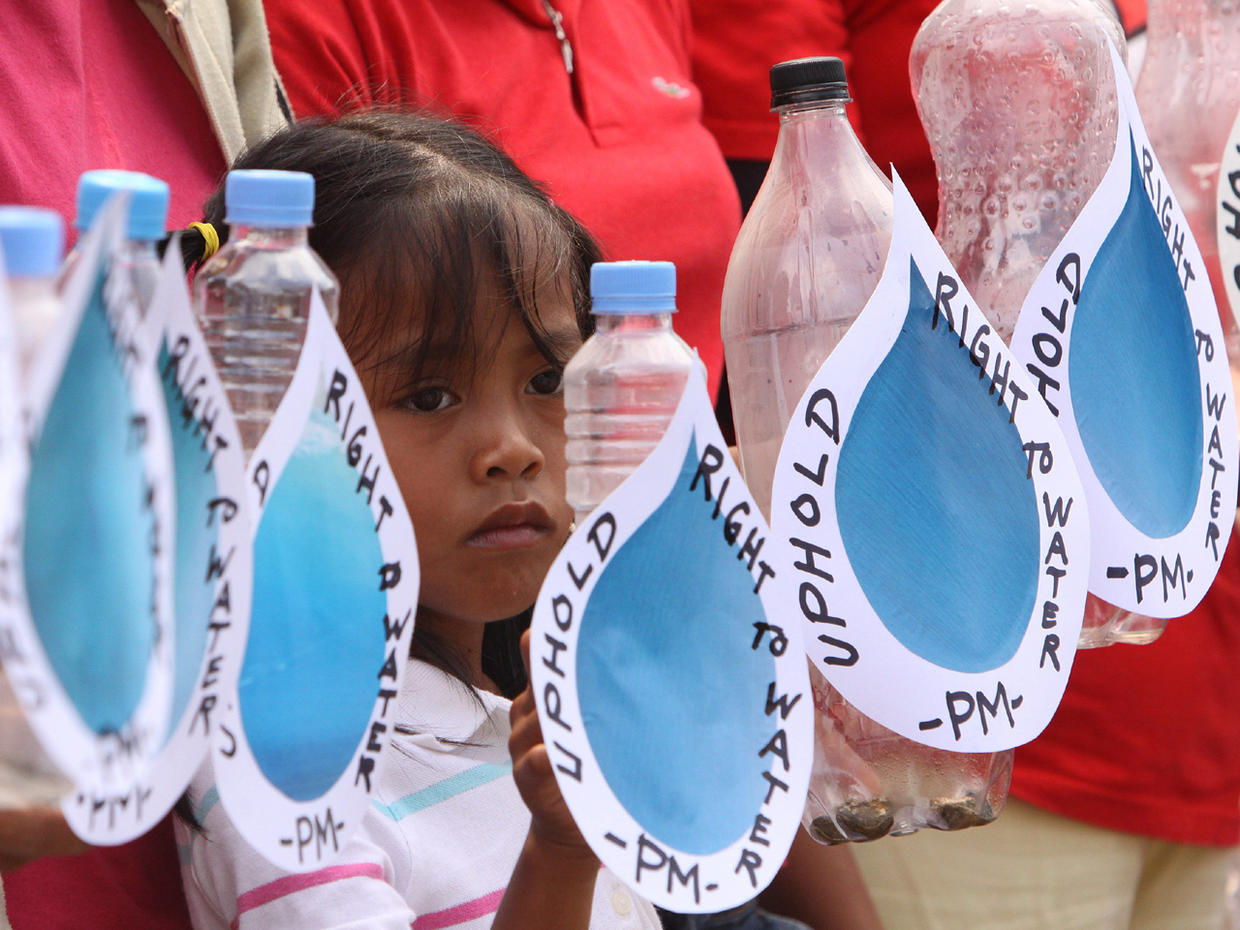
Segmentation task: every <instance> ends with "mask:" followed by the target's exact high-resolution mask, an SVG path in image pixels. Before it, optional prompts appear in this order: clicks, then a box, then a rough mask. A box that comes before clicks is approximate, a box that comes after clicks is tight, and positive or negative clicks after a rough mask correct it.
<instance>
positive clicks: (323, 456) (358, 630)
mask: <svg viewBox="0 0 1240 930" xmlns="http://www.w3.org/2000/svg"><path fill="white" fill-rule="evenodd" d="M248 468H249V480H248V485H249V488H250V491H251V499H250V507H251V511H252V512H254V513H257V514H259V516H258V518H257V519H258V525H257V528H256V529H255V536H254V589H253V600H252V605H251V611H250V628H249V639H248V642H247V644H246V649H245V658H244V661H243V663H242V667H241V672H240V675H239V678H238V683H237V699H236V701H235V707H231V708H229V709H228V710H227V711H226V712H225V714H224V716H223V727H222V728H227V729H228V730H229V731H230V732H231V733H236V734H237V746H236V751H235V752H230V749H229V747H226V746H225V745H224V744H223V743H222V742H221V743H220V744H219V746H218V750H217V752H216V753H215V755H214V760H215V761H214V769H215V774H216V778H217V781H218V786H219V792H220V797H221V800H222V801H223V803H224V806H225V808H226V810H227V811H228V814H229V817H230V818H231V819H232V821H233V823H234V824H235V825H236V827H237V829H238V830H239V831H240V832H241V834H242V835H243V836H244V837H245V838H246V840H247V841H248V842H249V843H250V845H252V846H253V847H254V848H255V849H257V850H258V851H259V852H260V853H262V854H263V855H264V856H266V857H267V858H268V859H269V860H270V861H271V862H272V863H274V864H275V865H277V866H279V867H281V868H284V869H290V870H293V871H305V870H307V869H314V868H318V867H320V866H322V865H324V864H326V863H327V862H330V861H331V859H332V858H333V857H334V856H335V855H336V854H337V853H338V852H339V851H340V850H341V849H343V848H344V845H345V843H346V842H347V841H348V838H349V837H350V836H351V835H352V833H353V831H354V830H355V829H357V827H358V825H359V824H360V822H361V819H362V816H363V815H364V814H365V811H366V810H367V808H368V807H369V804H370V798H371V795H372V793H373V792H374V791H375V790H376V789H377V788H378V785H379V780H380V778H381V777H382V770H383V766H384V764H385V763H384V760H385V758H386V757H387V756H389V755H391V753H390V752H388V753H384V752H382V750H383V748H384V747H385V746H386V743H387V739H388V738H389V737H388V734H390V733H391V732H392V728H393V721H392V720H391V717H392V716H393V715H394V714H395V710H396V701H395V700H394V699H395V697H396V694H397V692H398V690H399V687H400V681H401V678H402V677H403V673H404V669H405V666H406V664H407V657H408V654H409V642H410V639H411V637H412V635H413V617H414V613H415V611H416V609H417V599H418V577H419V576H418V557H417V548H416V546H415V545H414V539H413V528H412V526H411V525H410V523H409V516H408V514H407V513H406V511H405V508H404V502H403V498H402V497H401V494H400V489H399V488H398V487H397V484H396V480H395V478H394V476H393V475H392V472H391V469H390V468H389V466H388V462H387V458H386V455H385V454H384V451H383V447H382V444H381V442H380V439H379V431H378V429H377V427H376V426H375V422H374V417H373V416H372V415H371V412H370V408H369V406H368V405H367V403H366V397H365V394H364V392H363V389H362V386H361V383H360V381H359V380H358V377H357V375H356V373H355V372H354V371H353V367H352V365H351V364H350V363H349V359H348V356H347V355H346V354H345V351H344V347H343V346H342V345H341V344H340V341H339V339H338V338H337V336H336V333H335V329H334V328H333V326H332V324H331V321H330V320H329V319H328V317H327V312H326V310H325V309H324V307H323V302H322V300H321V299H320V298H319V296H318V294H317V293H316V294H315V295H314V297H313V299H312V300H311V305H310V313H309V319H308V322H307V326H306V338H305V343H304V345H303V346H302V351H301V356H300V358H299V360H298V364H297V370H296V371H295V372H294V375H293V378H292V381H291V383H290V385H289V387H288V390H287V391H286V392H285V396H284V398H283V400H282V401H281V402H280V407H279V409H278V410H277V411H276V413H275V415H274V416H273V418H272V420H271V423H270V424H269V425H268V427H267V431H266V433H265V434H264V435H263V437H262V440H261V441H260V442H259V445H258V447H257V448H256V449H255V450H254V453H253V455H252V456H251V459H250V462H249V466H248ZM307 825H309V826H307ZM306 829H310V830H311V839H310V840H309V841H307V839H306V833H305V830H306ZM316 837H317V839H316Z"/></svg>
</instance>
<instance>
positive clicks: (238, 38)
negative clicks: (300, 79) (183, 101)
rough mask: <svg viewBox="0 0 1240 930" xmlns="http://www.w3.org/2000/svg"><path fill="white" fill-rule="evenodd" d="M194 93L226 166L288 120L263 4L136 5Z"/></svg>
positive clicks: (144, 1)
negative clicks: (207, 119) (198, 99)
mask: <svg viewBox="0 0 1240 930" xmlns="http://www.w3.org/2000/svg"><path fill="white" fill-rule="evenodd" d="M135 2H136V3H137V4H138V7H139V8H140V9H141V10H142V12H143V13H144V14H145V15H146V17H147V19H149V20H150V21H151V23H152V24H153V25H154V26H155V28H156V30H158V32H159V34H160V37H161V38H162V39H163V41H164V44H165V45H166V46H167V47H168V51H169V52H171V53H172V56H173V58H175V59H176V62H177V64H178V65H180V67H181V70H182V71H184V72H185V74H186V76H187V77H189V79H190V81H191V82H192V83H193V85H194V87H195V89H196V90H197V91H198V96H199V98H200V99H201V100H202V104H203V107H204V109H205V110H206V112H207V116H208V118H209V119H210V121H211V126H212V128H213V129H214V130H215V135H216V138H217V139H218V140H219V143H220V149H221V151H223V153H224V157H225V158H226V159H227V160H228V162H229V163H231V162H232V160H233V159H234V158H236V157H237V155H238V154H239V153H240V152H241V150H242V149H244V148H245V147H246V146H247V145H252V144H254V143H256V142H258V141H260V140H262V139H264V138H266V137H267V136H269V135H271V134H272V133H273V132H276V131H277V130H279V129H281V128H283V127H284V126H287V125H288V124H289V122H291V120H292V113H291V110H290V108H289V106H288V100H287V98H286V97H285V95H284V88H283V87H282V86H281V84H280V78H279V75H278V74H277V73H276V68H275V62H274V61H273V60H272V57H271V40H270V37H269V36H268V33H267V21H266V18H265V17H264V16H263V5H262V0H135Z"/></svg>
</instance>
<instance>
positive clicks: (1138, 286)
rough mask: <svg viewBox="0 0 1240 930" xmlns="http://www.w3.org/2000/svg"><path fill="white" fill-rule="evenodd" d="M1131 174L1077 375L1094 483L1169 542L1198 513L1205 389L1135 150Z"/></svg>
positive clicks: (1077, 354) (1103, 256)
mask: <svg viewBox="0 0 1240 930" xmlns="http://www.w3.org/2000/svg"><path fill="white" fill-rule="evenodd" d="M1131 170H1132V177H1131V181H1130V183H1129V190H1128V199H1127V201H1126V202H1125V204H1124V208H1123V211H1122V212H1121V213H1120V216H1119V219H1118V220H1116V222H1115V226H1114V227H1113V228H1112V229H1111V231H1110V232H1109V233H1108V234H1107V237H1106V239H1105V241H1104V242H1103V243H1102V246H1101V247H1100V248H1099V249H1098V254H1097V256H1096V257H1095V258H1094V263H1093V265H1092V266H1091V267H1090V269H1089V273H1088V275H1086V277H1085V281H1084V283H1083V284H1082V285H1081V295H1080V300H1079V302H1078V304H1077V308H1076V314H1075V316H1074V318H1073V322H1072V329H1071V333H1070V340H1071V341H1070V347H1071V348H1070V351H1069V355H1068V375H1069V380H1070V383H1071V391H1072V408H1073V410H1074V411H1075V414H1076V424H1077V429H1078V430H1079V431H1080V434H1081V443H1082V444H1083V445H1084V447H1085V453H1086V455H1088V456H1089V464H1090V466H1091V467H1092V468H1093V470H1094V474H1096V475H1097V476H1098V480H1099V482H1100V483H1101V484H1102V487H1103V488H1104V489H1105V490H1106V492H1107V495H1108V496H1109V497H1110V498H1111V501H1112V502H1113V503H1114V504H1115V506H1116V507H1117V508H1118V509H1119V512H1120V513H1121V514H1123V515H1124V516H1125V517H1126V518H1127V519H1128V521H1129V522H1131V523H1132V525H1133V526H1135V527H1136V528H1137V529H1138V530H1140V531H1141V532H1143V533H1145V534H1146V535H1147V536H1152V537H1155V538H1160V539H1161V538H1165V537H1168V536H1173V535H1175V534H1176V533H1178V532H1179V531H1180V530H1182V529H1184V527H1185V526H1187V525H1188V521H1189V519H1190V518H1191V517H1192V515H1193V510H1194V508H1195V507H1196V504H1197V491H1198V486H1199V484H1200V479H1201V468H1202V459H1201V444H1202V426H1201V388H1200V382H1199V376H1198V371H1197V354H1196V344H1195V342H1194V338H1193V324H1192V319H1191V317H1190V316H1189V311H1188V302H1187V301H1186V300H1185V297H1184V288H1183V285H1182V283H1181V279H1180V274H1179V272H1178V271H1177V269H1176V265H1175V260H1174V259H1173V258H1172V257H1171V253H1170V252H1169V250H1168V249H1167V240H1166V236H1165V235H1164V234H1163V230H1162V226H1161V224H1160V223H1159V222H1158V217H1157V216H1156V215H1155V213H1154V208H1153V207H1152V206H1151V205H1150V201H1149V198H1148V197H1147V196H1146V194H1145V190H1144V188H1143V187H1142V181H1141V174H1140V168H1139V166H1138V164H1137V153H1136V148H1135V145H1134V147H1133V149H1132V165H1131ZM1196 273H1197V274H1199V275H1203V274H1205V269H1202V268H1199V269H1197V272H1196Z"/></svg>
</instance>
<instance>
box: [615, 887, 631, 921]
mask: <svg viewBox="0 0 1240 930" xmlns="http://www.w3.org/2000/svg"><path fill="white" fill-rule="evenodd" d="M611 909H612V910H613V911H615V912H616V913H617V914H619V915H620V916H621V917H628V916H629V914H630V913H632V911H633V901H632V899H631V898H630V897H629V896H628V895H627V894H625V893H624V892H623V891H621V890H620V889H619V888H617V889H616V890H615V891H613V892H612V893H611Z"/></svg>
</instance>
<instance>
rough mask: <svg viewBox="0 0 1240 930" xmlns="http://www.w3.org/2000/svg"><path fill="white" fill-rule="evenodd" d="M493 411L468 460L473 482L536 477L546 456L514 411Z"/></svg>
mask: <svg viewBox="0 0 1240 930" xmlns="http://www.w3.org/2000/svg"><path fill="white" fill-rule="evenodd" d="M495 413H496V414H497V415H495V416H492V417H489V418H487V419H488V422H487V424H486V430H485V434H484V435H483V436H481V437H480V439H481V441H480V442H479V444H478V446H477V448H476V450H475V452H474V455H473V458H472V460H471V462H470V472H471V477H472V478H473V479H474V480H475V481H485V480H487V479H491V478H518V477H523V478H536V477H538V475H539V473H541V472H542V470H543V465H544V464H545V462H546V459H545V457H544V455H543V451H542V448H541V447H540V445H539V443H538V442H537V441H536V440H535V437H534V436H533V434H532V433H531V431H530V430H529V428H528V426H527V425H526V424H525V423H523V422H522V420H521V418H520V416H517V415H515V414H507V415H501V414H500V412H499V411H495Z"/></svg>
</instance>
